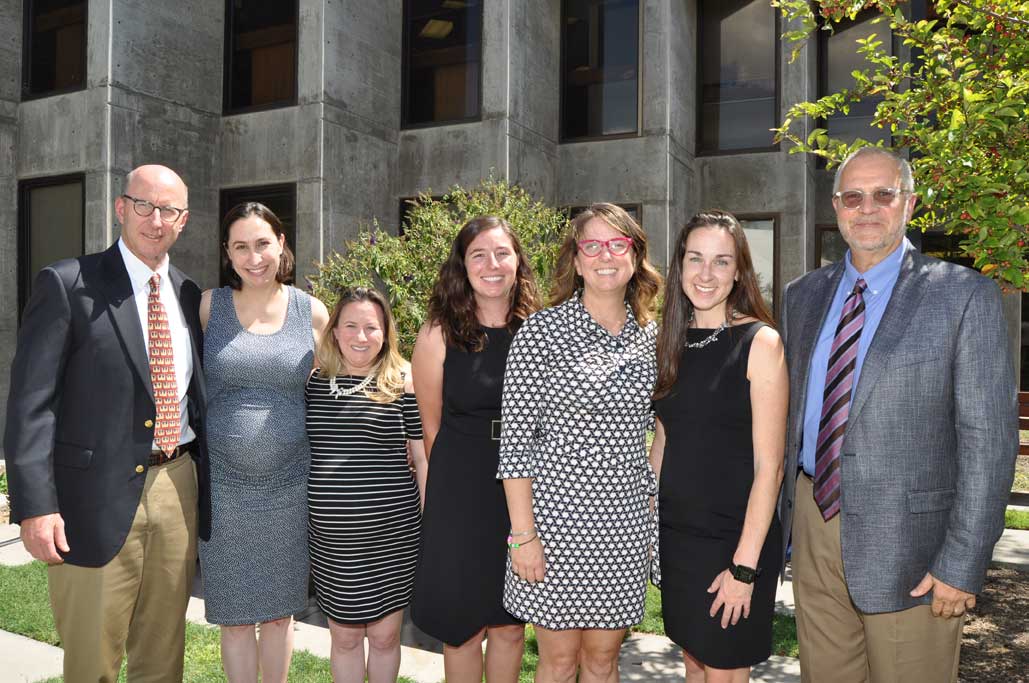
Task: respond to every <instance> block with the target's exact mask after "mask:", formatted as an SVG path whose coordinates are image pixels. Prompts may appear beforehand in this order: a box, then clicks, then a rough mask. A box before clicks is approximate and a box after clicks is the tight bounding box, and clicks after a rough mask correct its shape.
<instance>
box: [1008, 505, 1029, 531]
mask: <svg viewBox="0 0 1029 683" xmlns="http://www.w3.org/2000/svg"><path fill="white" fill-rule="evenodd" d="M1004 526H1005V527H1007V528H1008V529H1022V530H1029V512H1027V511H1025V510H1014V509H1012V508H1008V509H1007V510H1005V511H1004Z"/></svg>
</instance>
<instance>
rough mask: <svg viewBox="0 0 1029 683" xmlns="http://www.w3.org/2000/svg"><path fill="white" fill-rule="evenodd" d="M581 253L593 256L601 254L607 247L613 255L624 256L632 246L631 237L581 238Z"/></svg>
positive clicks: (579, 243)
mask: <svg viewBox="0 0 1029 683" xmlns="http://www.w3.org/2000/svg"><path fill="white" fill-rule="evenodd" d="M578 245H579V253H580V254H582V255H583V256H588V257H589V258H593V257H595V256H600V252H601V251H603V250H604V249H605V248H606V249H607V251H608V253H609V254H611V255H612V256H622V255H624V254H627V253H628V252H629V249H631V248H632V238H631V237H612V238H611V239H609V240H579V242H578Z"/></svg>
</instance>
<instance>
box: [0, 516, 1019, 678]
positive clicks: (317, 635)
mask: <svg viewBox="0 0 1029 683" xmlns="http://www.w3.org/2000/svg"><path fill="white" fill-rule="evenodd" d="M17 538H18V527H16V526H13V525H0V564H4V565H18V564H25V563H26V562H29V561H31V559H32V558H31V556H30V555H29V554H28V553H27V552H25V549H24V548H23V547H22V545H21V543H20V541H18V540H17ZM993 561H994V563H995V564H1000V565H1004V566H1010V567H1015V568H1019V569H1025V570H1029V531H1015V530H1011V529H1006V530H1005V531H1004V535H1003V536H1002V537H1001V540H1000V541H999V542H998V543H997V546H996V548H995V549H994V554H993ZM787 578H789V576H788V575H787ZM200 593H201V591H200V587H199V582H198V585H197V587H196V589H195V590H194V595H195V596H196V597H193V598H191V599H190V602H189V607H188V609H187V611H186V618H187V619H189V620H190V621H194V622H196V623H201V624H205V623H206V622H205V621H204V618H203V615H204V602H203V598H202V597H201V596H200ZM776 610H777V611H779V612H783V613H790V614H791V613H792V612H793V586H792V583H791V582H790V581H789V580H787V581H786V582H785V583H784V584H783V585H782V586H780V587H779V590H778V592H777V594H776ZM402 641H403V646H402V648H403V654H402V656H401V669H400V674H401V675H402V676H407V677H408V678H410V679H412V680H414V681H417V682H418V683H439V681H442V680H443V655H442V651H443V648H442V645H441V644H440V643H439V642H438V641H435V640H434V639H432V638H430V637H429V636H427V635H425V634H424V633H422V632H421V631H419V630H418V629H417V628H416V627H415V626H414V624H412V623H410V620H408V619H406V618H405V621H404V628H403V632H402ZM294 642H295V646H296V647H297V648H298V649H303V650H307V651H309V652H311V653H313V654H316V655H319V656H321V657H328V656H329V631H328V628H326V624H325V618H324V617H323V616H322V615H321V613H319V612H318V611H317V609H312V610H310V611H309V613H308V614H306V615H302V616H301V618H300V620H298V622H297V625H296V633H295V641H294ZM62 660H63V652H62V651H61V649H60V648H57V647H53V646H51V645H46V644H43V643H38V642H36V641H33V640H29V639H28V638H24V637H22V636H19V635H15V634H13V633H7V632H4V631H0V662H3V663H4V664H3V672H2V674H0V679H2V680H3V681H11V682H12V683H14V682H17V683H22V682H25V683H34V682H36V681H40V680H44V679H46V678H50V677H53V676H59V675H60V674H61V664H62ZM619 670H620V673H621V678H622V680H623V681H627V682H630V683H631V682H636V681H639V682H643V681H647V682H648V683H666V682H667V683H672V682H673V681H674V682H675V683H681V681H682V680H683V678H684V669H683V664H682V659H681V657H680V654H679V649H678V648H677V647H676V646H675V645H674V644H673V643H672V642H671V641H670V640H668V639H667V638H665V637H664V636H655V635H650V634H644V633H637V634H633V635H631V636H629V638H628V639H627V640H626V641H625V644H624V645H623V646H622V651H621V656H620V658H619ZM751 680H752V681H755V682H762V683H794V682H795V681H799V680H800V665H799V663H798V662H797V660H796V659H793V658H790V657H772V658H771V659H769V660H768V661H767V662H765V663H763V664H762V665H760V666H757V667H754V670H753V672H752V674H751Z"/></svg>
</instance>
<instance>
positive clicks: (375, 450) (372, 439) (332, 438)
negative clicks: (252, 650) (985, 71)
mask: <svg viewBox="0 0 1029 683" xmlns="http://www.w3.org/2000/svg"><path fill="white" fill-rule="evenodd" d="M363 379H364V378H363V377H355V376H351V375H343V376H339V377H336V380H335V382H336V389H337V391H335V392H333V391H332V388H331V382H330V380H329V378H327V377H324V376H323V375H322V374H321V371H318V372H315V373H314V375H312V376H311V379H310V380H309V381H308V383H307V435H308V438H310V440H311V475H310V478H309V479H308V485H307V500H308V506H309V508H310V550H311V575H312V576H313V578H314V585H315V589H316V590H317V595H318V607H319V608H321V610H322V612H324V613H325V615H326V616H328V617H329V618H330V619H332V620H333V621H335V622H336V623H339V624H367V623H369V622H372V621H375V620H376V619H379V618H381V617H384V616H386V615H387V614H389V613H390V612H394V611H396V610H398V609H403V608H404V607H406V606H407V603H408V602H410V600H411V591H412V587H413V584H414V571H415V566H416V565H417V563H418V533H419V526H420V524H421V510H420V507H419V499H418V485H417V484H416V483H415V480H414V477H413V476H412V475H411V470H410V468H409V467H408V464H407V441H408V439H410V440H413V441H418V440H420V439H421V438H422V423H421V419H420V418H419V416H418V405H417V403H416V402H415V397H414V394H406V393H405V394H404V395H402V396H401V397H400V398H398V399H397V400H395V401H393V402H392V403H376V402H375V401H372V400H371V399H369V398H368V397H367V396H365V395H364V392H363V391H357V392H355V393H352V394H349V395H347V394H346V392H347V391H348V390H352V389H353V388H354V387H356V386H357V385H358V384H359V383H360V382H361V380H363Z"/></svg>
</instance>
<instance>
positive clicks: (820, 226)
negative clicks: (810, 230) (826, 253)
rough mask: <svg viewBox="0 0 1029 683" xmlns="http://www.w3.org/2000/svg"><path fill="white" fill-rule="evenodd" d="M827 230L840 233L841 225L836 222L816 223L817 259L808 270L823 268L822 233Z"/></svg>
mask: <svg viewBox="0 0 1029 683" xmlns="http://www.w3.org/2000/svg"><path fill="white" fill-rule="evenodd" d="M826 232H835V233H837V234H839V232H840V226H838V225H836V224H835V223H816V224H815V261H814V264H813V266H814V267H812V268H809V269H808V271H809V272H810V271H812V270H818V269H819V268H822V267H823V266H822V234H823V233H826Z"/></svg>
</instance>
